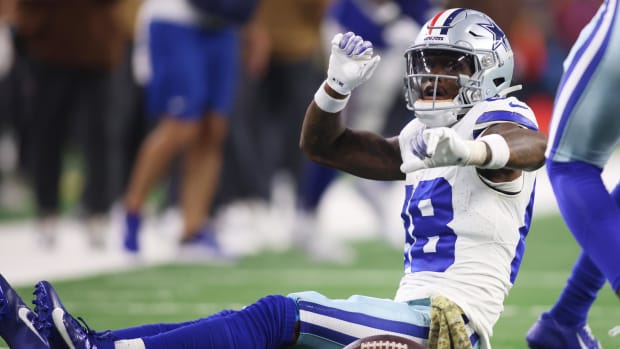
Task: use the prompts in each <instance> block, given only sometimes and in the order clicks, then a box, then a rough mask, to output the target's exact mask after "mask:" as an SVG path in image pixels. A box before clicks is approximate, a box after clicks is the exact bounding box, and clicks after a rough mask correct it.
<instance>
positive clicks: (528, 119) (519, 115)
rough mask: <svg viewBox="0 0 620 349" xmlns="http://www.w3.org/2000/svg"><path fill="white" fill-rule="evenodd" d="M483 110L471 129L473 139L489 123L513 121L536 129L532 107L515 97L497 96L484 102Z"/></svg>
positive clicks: (536, 124)
mask: <svg viewBox="0 0 620 349" xmlns="http://www.w3.org/2000/svg"><path fill="white" fill-rule="evenodd" d="M485 104H486V106H485V110H484V111H483V112H482V113H481V114H480V116H478V118H477V119H476V123H475V125H474V129H473V137H474V139H476V138H478V136H479V135H480V134H481V133H482V131H484V130H485V129H487V128H489V127H490V126H491V125H494V124H499V123H506V122H507V123H513V124H517V125H519V126H521V127H524V128H528V129H530V130H534V131H538V122H537V121H536V116H535V115H534V112H533V111H532V109H531V108H530V107H529V106H528V105H527V104H525V103H524V102H522V101H520V100H518V99H517V98H515V97H509V98H498V99H493V100H488V101H486V102H485Z"/></svg>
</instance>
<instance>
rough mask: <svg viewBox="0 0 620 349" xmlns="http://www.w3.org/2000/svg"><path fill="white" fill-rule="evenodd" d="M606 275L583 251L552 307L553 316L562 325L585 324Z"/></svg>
mask: <svg viewBox="0 0 620 349" xmlns="http://www.w3.org/2000/svg"><path fill="white" fill-rule="evenodd" d="M603 284H605V277H604V276H603V274H602V273H601V272H600V270H598V268H597V267H596V265H594V263H592V260H590V258H588V256H586V255H585V254H584V253H583V252H582V253H581V255H580V256H579V259H577V262H576V263H575V266H574V267H573V270H572V273H571V275H570V277H569V278H568V281H567V283H566V286H565V287H564V290H562V293H561V294H560V298H559V299H558V301H557V302H556V303H555V305H554V306H553V307H552V308H551V311H550V313H551V316H552V317H553V318H554V319H555V320H556V321H557V322H558V323H560V324H561V325H565V326H570V327H573V326H580V327H581V326H584V325H585V324H586V320H587V318H588V311H589V310H590V307H591V306H592V303H594V300H595V299H596V294H597V293H598V291H599V290H600V289H601V287H603Z"/></svg>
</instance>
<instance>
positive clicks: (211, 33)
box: [147, 21, 239, 120]
mask: <svg viewBox="0 0 620 349" xmlns="http://www.w3.org/2000/svg"><path fill="white" fill-rule="evenodd" d="M149 57H150V63H151V80H150V81H149V82H148V85H147V110H148V113H149V115H153V116H161V115H170V116H175V117H178V118H180V119H184V120H198V119H200V118H202V117H203V116H204V114H205V112H206V111H210V110H211V111H216V112H219V113H220V114H222V115H228V114H229V112H230V109H231V107H232V101H233V97H234V93H235V88H236V85H237V79H238V70H239V43H238V33H237V32H236V30H235V29H233V28H215V29H210V28H204V27H198V26H187V25H180V24H175V23H169V22H163V21H153V22H152V23H151V24H150V26H149Z"/></svg>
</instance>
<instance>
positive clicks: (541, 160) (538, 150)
mask: <svg viewBox="0 0 620 349" xmlns="http://www.w3.org/2000/svg"><path fill="white" fill-rule="evenodd" d="M530 147H531V153H530V154H531V156H530V161H529V164H528V166H526V168H525V170H528V171H534V170H537V169H539V168H541V167H542V166H543V165H544V164H545V150H546V148H547V136H545V135H544V134H542V133H538V135H537V137H534V138H533V139H532V140H531V143H530Z"/></svg>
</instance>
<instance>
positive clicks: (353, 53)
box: [327, 32, 381, 95]
mask: <svg viewBox="0 0 620 349" xmlns="http://www.w3.org/2000/svg"><path fill="white" fill-rule="evenodd" d="M380 60H381V57H380V56H378V55H376V56H374V57H373V48H372V43H371V42H370V41H364V39H362V37H361V36H359V35H355V34H354V33H352V32H348V33H346V34H342V33H338V34H336V35H335V36H334V38H333V39H332V51H331V55H330V56H329V68H328V69H327V84H328V85H329V87H331V88H332V89H334V91H336V92H338V93H340V94H342V95H348V94H349V93H351V91H352V90H353V89H354V88H356V87H357V86H359V85H361V84H362V83H364V82H365V81H367V80H368V79H370V77H371V76H372V73H373V72H374V71H375V69H376V68H377V65H378V64H379V61H380Z"/></svg>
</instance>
